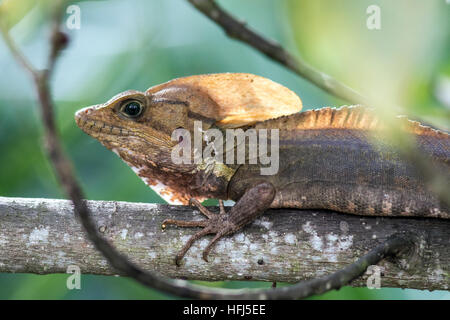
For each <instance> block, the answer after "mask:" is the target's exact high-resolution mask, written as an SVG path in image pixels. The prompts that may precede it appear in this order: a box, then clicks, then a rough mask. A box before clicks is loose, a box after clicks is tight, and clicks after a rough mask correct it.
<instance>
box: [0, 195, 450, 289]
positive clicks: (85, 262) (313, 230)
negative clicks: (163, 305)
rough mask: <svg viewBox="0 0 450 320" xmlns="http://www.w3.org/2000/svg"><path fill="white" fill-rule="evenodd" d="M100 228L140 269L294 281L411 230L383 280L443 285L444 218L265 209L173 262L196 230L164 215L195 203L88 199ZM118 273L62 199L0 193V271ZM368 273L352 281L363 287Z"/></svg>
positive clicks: (446, 262)
mask: <svg viewBox="0 0 450 320" xmlns="http://www.w3.org/2000/svg"><path fill="white" fill-rule="evenodd" d="M87 203H88V207H89V209H90V210H91V212H92V216H93V218H94V220H95V221H97V225H98V228H99V231H100V232H101V233H102V234H103V235H104V236H105V237H106V238H107V239H108V240H109V241H111V242H112V244H113V245H114V246H116V247H117V248H118V249H119V250H120V251H121V252H122V253H124V254H126V255H127V256H128V257H129V259H130V260H131V261H133V262H135V263H136V264H138V265H140V266H141V267H142V268H143V269H146V270H155V271H158V272H159V273H161V274H164V275H166V276H168V277H172V278H182V279H197V280H265V281H285V282H298V281H300V280H305V279H310V278H317V277H320V276H323V275H326V274H329V273H332V272H335V271H337V270H339V269H341V268H343V267H344V266H346V265H348V264H350V263H352V262H354V261H355V260H356V259H357V258H358V257H360V256H362V255H363V254H365V253H366V252H367V251H369V250H370V249H372V248H374V247H375V246H376V245H378V244H380V243H382V242H383V241H385V240H386V239H387V238H388V237H389V236H390V235H392V234H394V233H396V232H408V233H412V234H414V235H415V237H416V238H417V246H416V248H415V249H414V250H412V251H411V252H409V253H408V254H406V255H404V256H403V257H402V258H400V259H397V260H395V261H383V262H382V263H381V264H380V267H381V270H382V274H381V286H382V287H402V288H416V289H428V290H449V284H450V277H449V275H450V272H449V269H450V267H449V266H450V250H449V239H450V228H449V227H450V221H446V220H438V219H412V218H408V219H403V218H382V217H360V216H352V215H347V214H342V213H335V212H328V211H311V210H302V211H300V210H269V211H268V212H267V213H265V214H264V215H263V216H262V217H260V218H259V219H258V220H257V221H255V222H254V223H252V224H251V225H250V226H248V227H246V228H244V229H243V230H242V231H241V232H238V233H236V234H235V235H233V236H231V237H228V238H224V239H222V240H220V241H219V242H218V244H217V245H216V247H215V249H213V251H212V252H211V254H210V259H209V260H210V261H209V262H208V263H206V262H205V261H203V260H202V259H201V252H202V249H203V248H204V247H205V246H206V244H207V243H208V242H209V238H204V239H202V240H200V241H197V242H196V243H195V244H194V246H193V247H192V248H191V249H190V250H189V251H188V253H187V255H186V257H185V258H184V259H183V261H182V265H181V267H176V266H175V263H174V258H175V255H176V253H177V252H178V250H180V249H181V247H182V246H183V244H184V243H185V242H186V241H187V239H188V238H189V237H190V236H191V235H192V234H193V233H194V232H195V231H197V230H194V229H190V228H176V227H174V228H170V227H168V228H167V229H166V230H164V231H163V230H162V229H161V222H162V221H163V220H164V219H167V218H171V219H185V220H191V219H203V216H201V214H200V213H199V212H198V211H197V210H194V209H193V208H190V207H183V206H168V205H157V204H143V203H127V202H115V201H88V202H87ZM70 265H77V266H78V267H80V269H81V272H82V273H84V274H103V275H113V274H116V272H115V271H114V270H112V269H111V268H110V267H109V265H108V263H107V262H106V260H105V259H104V258H103V257H102V256H101V254H100V253H98V252H97V251H96V250H95V249H94V248H93V246H92V245H91V243H90V242H89V241H88V240H87V239H86V237H85V235H84V233H83V231H82V229H81V226H80V225H79V223H78V222H77V221H76V219H75V218H74V214H73V206H72V204H71V202H70V201H67V200H54V199H27V198H5V197H0V272H23V273H37V274H48V273H65V272H66V270H67V268H68V266H70ZM368 277H369V274H366V275H365V276H364V277H362V278H360V279H358V280H355V281H353V282H352V285H353V286H365V285H366V283H367V278H368Z"/></svg>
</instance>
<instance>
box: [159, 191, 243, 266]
mask: <svg viewBox="0 0 450 320" xmlns="http://www.w3.org/2000/svg"><path fill="white" fill-rule="evenodd" d="M189 202H190V204H192V205H194V206H196V207H197V208H198V209H199V211H200V212H201V213H202V214H204V215H205V216H206V217H207V219H205V220H201V221H183V220H173V219H166V220H164V221H163V223H162V227H163V229H164V228H165V227H166V226H167V225H169V224H170V225H176V226H178V227H203V229H202V230H200V231H199V232H197V233H195V234H194V235H193V236H192V237H190V238H189V240H188V241H187V242H186V244H185V245H184V246H183V248H182V249H181V250H180V252H178V254H177V255H176V257H175V264H176V265H177V266H180V262H181V260H182V259H183V257H184V256H185V254H186V252H187V251H188V250H189V248H190V247H191V246H192V244H193V243H194V242H195V241H196V240H198V239H200V238H202V237H204V236H205V235H208V234H215V236H214V238H213V239H212V240H211V241H210V243H209V244H208V245H207V246H206V248H205V249H204V250H203V254H202V257H203V260H205V261H206V262H208V254H209V253H210V251H211V249H212V248H213V246H214V245H215V244H216V242H217V241H219V239H220V238H222V237H223V236H225V235H227V234H229V233H232V232H233V231H234V229H233V228H232V224H230V223H229V221H228V218H229V215H228V214H227V213H226V212H225V208H224V207H223V202H222V201H220V202H219V205H220V213H219V214H216V213H212V212H211V211H209V210H208V209H207V208H206V207H204V206H203V205H202V204H201V203H200V202H199V201H198V200H196V199H191V200H190V201H189Z"/></svg>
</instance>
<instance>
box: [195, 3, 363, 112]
mask: <svg viewBox="0 0 450 320" xmlns="http://www.w3.org/2000/svg"><path fill="white" fill-rule="evenodd" d="M188 1H189V2H190V3H191V4H192V5H193V6H195V7H196V8H197V9H198V10H199V11H201V12H202V13H203V14H205V15H206V16H207V17H208V18H210V19H211V20H213V21H214V22H215V23H217V24H218V25H219V26H220V27H222V29H223V30H224V31H225V33H226V34H227V35H228V36H229V37H230V38H234V39H236V40H239V41H242V42H244V43H246V44H248V45H250V46H252V47H253V48H255V49H256V50H258V51H260V52H261V53H263V54H265V55H266V56H268V57H269V58H271V59H273V60H275V61H277V62H279V63H281V64H282V65H284V66H285V67H287V68H288V69H290V70H292V71H294V72H295V73H297V74H298V75H299V76H301V77H303V78H305V79H306V80H308V81H310V82H311V83H313V84H315V85H316V86H317V87H319V88H321V89H323V90H324V91H326V92H328V93H330V94H332V95H334V96H336V97H339V98H341V99H343V100H345V101H348V102H351V103H353V104H366V105H367V99H366V98H365V97H363V96H362V95H361V94H359V93H358V92H356V91H355V90H353V89H352V88H350V87H348V86H346V85H345V84H343V83H341V82H339V81H337V80H336V79H334V78H333V77H331V76H329V75H328V74H326V73H324V72H322V71H319V70H316V69H314V68H313V67H312V66H311V65H309V64H308V63H306V62H305V61H303V60H302V59H299V58H294V57H293V56H292V55H291V54H290V53H289V52H288V51H286V50H285V49H284V48H283V47H282V46H281V45H280V44H279V43H277V42H275V41H273V40H269V39H267V38H265V37H264V36H262V35H260V34H258V33H257V32H256V31H253V30H251V29H250V28H249V27H248V26H247V25H246V24H245V23H244V22H241V21H239V20H237V19H236V18H235V17H233V16H232V15H230V14H229V13H228V12H226V11H224V10H223V9H222V8H221V7H220V6H219V5H217V3H216V2H215V1H214V0H188Z"/></svg>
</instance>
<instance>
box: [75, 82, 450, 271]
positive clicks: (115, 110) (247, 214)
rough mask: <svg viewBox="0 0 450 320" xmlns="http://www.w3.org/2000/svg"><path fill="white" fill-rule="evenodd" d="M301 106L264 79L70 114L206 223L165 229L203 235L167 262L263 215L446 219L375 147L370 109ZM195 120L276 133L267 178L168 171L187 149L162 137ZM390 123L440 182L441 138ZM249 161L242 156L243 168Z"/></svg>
mask: <svg viewBox="0 0 450 320" xmlns="http://www.w3.org/2000/svg"><path fill="white" fill-rule="evenodd" d="M301 107H302V104H301V101H300V99H299V98H298V97H297V96H296V95H295V94H294V93H293V92H291V91H290V90H289V89H287V88H284V87H283V86H281V85H279V84H276V83H274V82H272V81H270V80H268V79H265V78H262V77H258V76H254V75H250V74H214V75H203V76H192V77H187V78H180V79H175V80H172V81H170V82H168V83H165V84H162V85H159V86H156V87H152V88H150V89H149V90H147V91H146V92H145V93H143V92H138V91H126V92H124V93H122V94H119V95H117V96H116V97H114V98H112V99H111V100H110V101H108V102H107V103H105V104H103V105H97V106H92V107H88V108H84V109H82V110H80V111H78V112H77V113H76V117H75V118H76V122H77V124H78V126H79V127H80V128H81V129H82V130H84V131H85V132H86V133H88V134H89V135H91V136H92V137H94V138H96V139H98V140H99V141H100V142H101V143H102V144H103V145H105V146H106V147H107V148H109V149H111V150H112V151H114V152H115V153H117V154H118V155H119V156H120V157H121V158H122V159H123V160H124V161H125V162H126V163H127V164H128V165H129V166H130V167H131V168H133V170H134V171H135V172H136V173H137V174H138V175H139V176H140V177H141V178H142V179H143V180H144V181H145V182H146V183H147V184H148V185H149V186H151V187H152V188H153V189H154V190H155V191H157V192H158V193H159V194H160V195H161V196H162V197H163V198H164V199H166V200H167V201H168V202H170V203H178V204H187V203H189V201H190V200H191V201H192V202H193V203H194V204H195V205H196V206H198V207H199V209H200V211H201V212H202V213H203V214H204V215H206V216H207V218H208V219H207V220H204V221H173V220H168V221H165V223H164V224H165V225H167V224H176V225H178V226H198V227H203V229H202V230H201V231H200V232H198V233H197V234H196V235H194V236H193V237H192V238H191V239H190V240H189V241H188V243H187V244H186V245H185V247H184V248H183V250H182V251H181V252H180V253H179V255H178V256H177V263H178V262H179V261H180V259H181V258H182V257H183V256H184V254H185V253H186V251H187V250H188V249H189V247H190V245H191V244H192V242H193V241H195V240H196V239H198V238H200V237H202V236H204V235H206V234H210V233H213V234H215V237H214V238H213V240H212V241H211V243H210V244H209V245H208V247H207V248H206V249H205V251H204V258H205V260H206V257H207V254H208V253H209V250H210V249H211V248H212V246H213V245H214V243H215V242H216V241H217V240H218V239H220V238H221V237H222V236H224V235H227V234H231V233H233V232H235V231H236V230H239V229H240V228H241V227H242V226H244V225H245V224H247V223H249V222H251V221H253V220H254V219H255V218H256V217H257V216H258V215H260V214H261V213H262V212H264V210H266V209H268V208H286V207H289V208H299V209H302V208H314V209H330V210H335V211H340V212H344V213H353V214H363V215H378V216H379V215H384V216H424V217H438V218H445V219H448V218H450V210H449V208H448V207H445V206H444V205H443V204H441V203H440V202H439V201H438V199H437V198H436V197H435V196H434V195H433V194H432V193H431V192H430V191H428V189H427V187H426V186H425V184H424V182H423V181H422V180H421V179H420V176H419V175H417V173H416V172H415V170H414V168H413V167H412V166H411V165H410V164H408V163H407V162H405V161H404V160H403V159H402V158H401V157H400V155H399V152H398V150H396V149H395V148H394V147H393V146H391V145H389V144H388V143H386V142H385V141H384V139H383V135H382V130H383V125H382V124H381V123H379V121H378V119H377V117H376V116H375V115H374V114H373V113H372V112H371V111H370V110H368V109H365V108H362V107H342V108H340V109H333V108H322V109H318V110H311V111H306V112H302V113H298V111H300V109H301ZM195 121H201V122H202V130H207V129H210V128H213V129H217V130H218V131H220V132H223V131H224V130H226V129H227V128H244V129H247V130H248V129H255V130H261V129H268V130H270V129H279V139H278V141H279V159H280V161H279V168H278V171H277V173H276V174H272V175H262V174H261V170H260V169H261V166H262V165H261V164H258V163H256V164H249V161H247V162H245V163H244V164H224V163H219V162H216V161H212V162H205V159H203V161H201V162H199V163H194V162H193V163H178V164H175V163H174V161H173V159H172V158H171V155H172V150H173V148H174V147H175V146H176V145H181V144H183V143H188V144H190V143H191V141H183V140H179V141H173V140H172V133H173V132H174V130H176V129H179V128H184V129H186V130H188V131H189V132H190V133H192V135H195V132H194V128H195V125H194V123H195ZM398 121H399V122H398V123H399V125H401V126H403V127H404V129H405V130H406V131H408V132H410V133H412V134H413V136H414V137H415V139H416V141H417V144H418V147H419V149H420V150H421V151H422V152H424V153H425V154H426V155H428V156H429V157H430V161H431V162H432V164H433V165H434V166H436V167H437V169H438V170H441V171H442V174H444V175H448V173H449V167H450V137H449V134H448V133H446V132H443V131H439V130H435V129H432V128H430V127H426V126H422V125H420V124H419V123H417V122H412V121H409V120H407V119H399V120H398ZM243 143H245V144H246V145H248V143H249V142H248V141H247V140H244V142H243ZM270 143H272V141H271V142H270ZM204 144H205V143H204V142H203V144H202V146H204ZM223 144H224V145H225V141H224V142H223ZM237 147H238V146H235V148H237ZM224 150H226V147H224ZM233 152H234V151H233ZM193 153H195V151H193ZM249 157H250V156H249V154H246V160H249ZM205 198H217V199H221V200H225V199H232V200H235V201H236V205H235V206H234V207H232V208H231V209H230V211H229V212H228V213H225V210H224V208H223V204H222V202H220V209H221V210H220V214H212V213H210V212H209V211H208V210H207V209H206V208H204V207H203V206H202V205H201V204H200V202H199V200H203V199H205Z"/></svg>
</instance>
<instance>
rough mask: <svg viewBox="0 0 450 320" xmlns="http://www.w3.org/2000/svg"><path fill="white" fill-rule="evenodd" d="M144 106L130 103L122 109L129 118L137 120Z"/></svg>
mask: <svg viewBox="0 0 450 320" xmlns="http://www.w3.org/2000/svg"><path fill="white" fill-rule="evenodd" d="M142 109H143V107H142V104H141V103H140V102H139V101H135V100H133V101H128V102H125V104H124V105H123V106H122V108H121V109H120V112H122V113H123V114H124V115H125V116H127V117H129V118H137V117H138V116H139V115H140V114H141V113H142Z"/></svg>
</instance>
